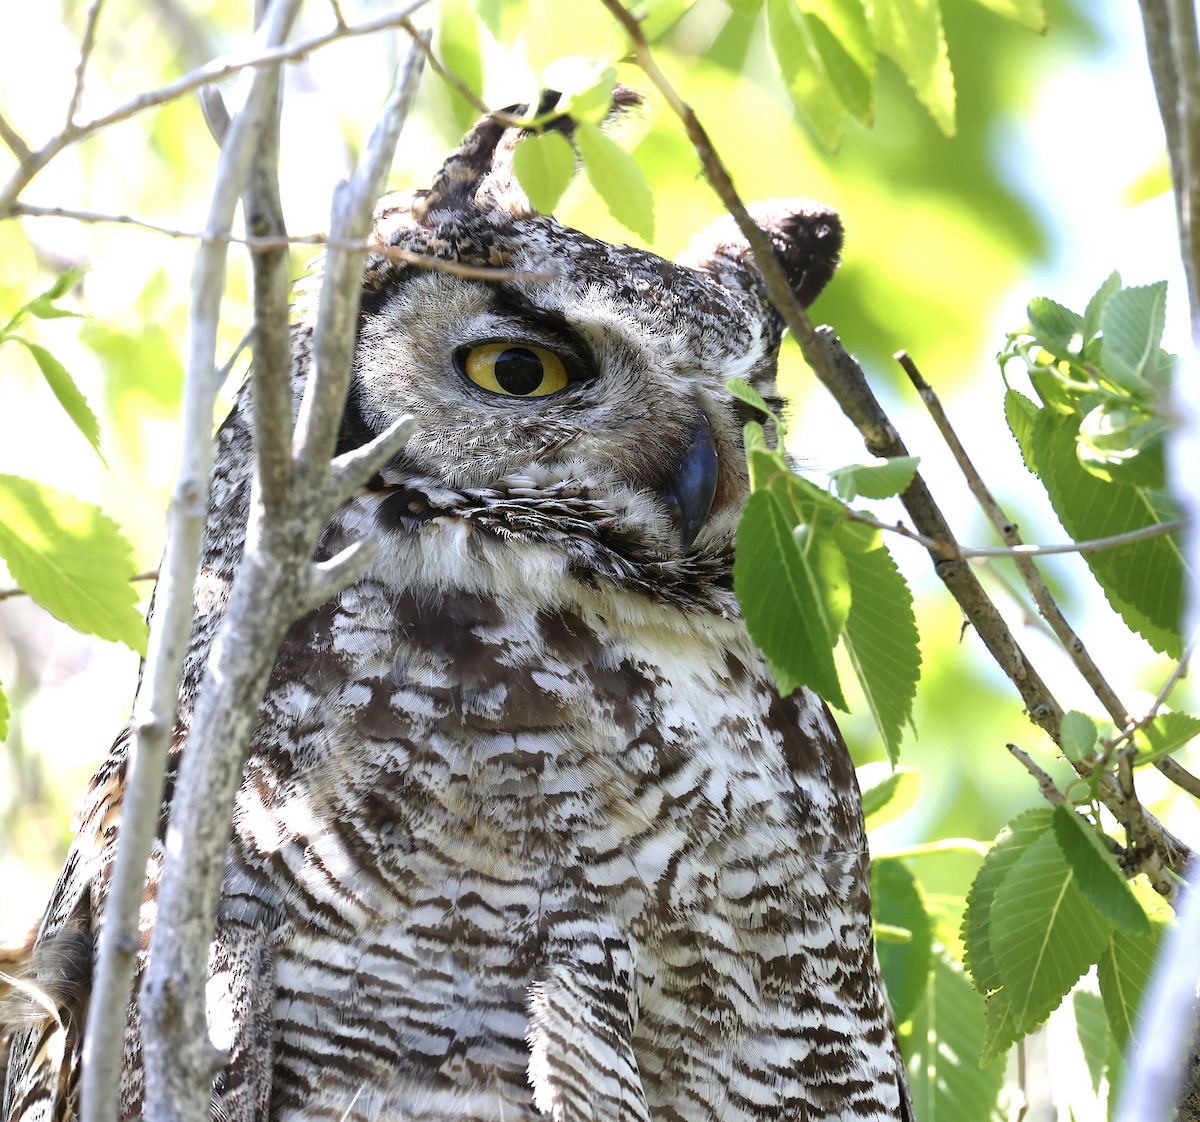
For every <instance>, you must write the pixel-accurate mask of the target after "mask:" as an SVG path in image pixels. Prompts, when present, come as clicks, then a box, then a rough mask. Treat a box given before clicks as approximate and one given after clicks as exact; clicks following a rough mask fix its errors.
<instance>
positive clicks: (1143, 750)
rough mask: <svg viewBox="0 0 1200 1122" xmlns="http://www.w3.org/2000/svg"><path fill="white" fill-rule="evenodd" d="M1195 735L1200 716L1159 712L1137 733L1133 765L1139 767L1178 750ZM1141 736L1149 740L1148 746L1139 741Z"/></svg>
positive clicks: (1199, 728)
mask: <svg viewBox="0 0 1200 1122" xmlns="http://www.w3.org/2000/svg"><path fill="white" fill-rule="evenodd" d="M1197 736H1200V717H1193V716H1192V714H1191V713H1160V714H1159V715H1158V716H1157V717H1155V718H1154V720H1153V721H1151V722H1150V724H1148V725H1146V726H1145V727H1144V728H1143V729H1142V730H1141V732H1140V733H1139V735H1138V741H1139V744H1138V754H1137V758H1136V759H1135V760H1134V761H1133V763H1134V766H1135V767H1141V766H1142V765H1143V764H1150V763H1153V762H1154V761H1155V760H1160V759H1162V757H1163V756H1169V755H1170V754H1171V753H1172V752H1178V751H1179V749H1180V748H1182V747H1183V746H1184V745H1185V744H1188V743H1190V742H1191V741H1192V740H1194V739H1195V738H1196V737H1197ZM1143 737H1144V738H1145V740H1146V741H1148V742H1149V747H1148V748H1147V747H1146V746H1145V745H1144V744H1142V743H1140V742H1141V740H1142V738H1143Z"/></svg>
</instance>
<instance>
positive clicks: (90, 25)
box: [63, 0, 104, 129]
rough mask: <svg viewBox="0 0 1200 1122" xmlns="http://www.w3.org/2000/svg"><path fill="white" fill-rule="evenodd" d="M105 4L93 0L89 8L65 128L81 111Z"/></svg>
mask: <svg viewBox="0 0 1200 1122" xmlns="http://www.w3.org/2000/svg"><path fill="white" fill-rule="evenodd" d="M103 6H104V0H92V6H91V7H90V8H88V14H87V23H86V24H85V26H84V29H83V42H82V44H80V47H79V61H78V62H77V63H76V64H75V88H74V89H73V90H72V91H71V100H70V102H69V103H68V105H67V117H66V122H65V123H64V125H63V128H64V129H69V128H70V127H71V126H72V125H73V124H74V123H75V114H76V113H78V112H79V102H80V100H81V99H82V97H83V83H84V79H85V78H86V77H87V67H88V62H89V61H90V60H91V57H92V51H94V50H95V49H96V25H97V23H99V21H100V9H101V8H102V7H103Z"/></svg>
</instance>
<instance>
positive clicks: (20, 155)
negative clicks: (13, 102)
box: [0, 113, 33, 163]
mask: <svg viewBox="0 0 1200 1122" xmlns="http://www.w3.org/2000/svg"><path fill="white" fill-rule="evenodd" d="M0 140H3V141H4V143H5V146H6V147H7V148H8V150H9V151H10V152H11V153H12V154H13V155H14V156H16V157H17V160H18V162H20V163H24V162H25V161H26V160H28V159H30V158H32V156H33V150H32V149H31V148H30V147H29V145H28V144H26V143H25V140H24V138H23V137H22V136H21V134H20V133H19V132H17V130H16V129H15V128H13V126H12V125H11V124H10V123H9V120H8V118H7V117H5V116H4V114H3V113H0Z"/></svg>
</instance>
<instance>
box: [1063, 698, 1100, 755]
mask: <svg viewBox="0 0 1200 1122" xmlns="http://www.w3.org/2000/svg"><path fill="white" fill-rule="evenodd" d="M1099 739H1100V730H1099V729H1098V728H1097V727H1096V722H1095V721H1093V720H1092V718H1091V717H1089V716H1088V715H1087V714H1086V713H1080V712H1079V710H1078V709H1072V710H1071V711H1070V712H1069V713H1067V714H1066V715H1065V716H1064V717H1063V719H1062V724H1061V725H1060V726H1059V730H1058V742H1059V747H1061V748H1062V750H1063V755H1064V756H1066V757H1067V759H1068V760H1070V761H1071V762H1072V763H1078V762H1079V761H1080V760H1082V759H1084V757H1086V756H1090V755H1091V754H1092V753H1093V752H1094V751H1095V750H1096V741H1097V740H1099Z"/></svg>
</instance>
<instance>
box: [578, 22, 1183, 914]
mask: <svg viewBox="0 0 1200 1122" xmlns="http://www.w3.org/2000/svg"><path fill="white" fill-rule="evenodd" d="M601 3H603V4H604V6H605V7H606V8H607V9H608V10H609V11H610V12H611V13H612V14H613V16H614V17H615V18H616V19H617V21H618V22H619V23H620V24H621V25H622V26H623V27H624V28H625V30H626V32H627V34H628V35H629V38H630V41H631V43H632V45H633V51H634V54H635V56H636V59H637V62H638V65H639V66H640V67H641V68H642V70H643V71H644V72H645V74H646V76H647V77H648V78H649V79H650V81H651V82H652V83H653V84H654V86H655V88H656V89H657V90H658V91H659V93H660V94H661V95H662V96H663V98H664V99H665V100H666V102H667V103H668V104H669V105H670V107H671V109H672V110H673V111H674V112H675V114H676V115H677V116H678V117H679V119H680V121H681V122H682V124H683V127H684V130H685V131H686V133H687V135H688V138H689V139H690V140H691V142H692V145H693V146H694V147H695V149H696V154H697V156H698V157H699V160H700V163H701V166H702V168H703V170H704V175H705V178H706V179H707V180H708V182H709V185H710V186H711V187H712V188H713V190H714V191H715V192H716V193H717V195H718V197H719V198H720V199H721V202H722V203H723V204H724V206H725V208H726V210H728V211H729V213H730V214H731V215H732V216H733V218H734V221H735V222H736V223H737V225H738V228H739V230H740V231H741V233H742V236H743V237H745V239H746V240H747V242H748V243H749V244H750V248H751V252H752V253H753V256H754V262H755V264H756V265H757V266H758V269H759V271H760V273H761V274H762V277H763V281H764V283H765V285H766V288H767V293H768V295H769V297H770V299H771V303H772V304H774V305H775V308H776V310H777V311H778V312H779V314H780V315H781V316H782V318H783V320H784V323H785V324H786V325H787V327H788V330H789V331H790V332H791V334H792V336H793V337H794V338H795V339H796V341H797V343H799V345H800V349H801V351H802V353H803V354H804V358H805V361H806V362H807V363H808V364H809V366H810V367H812V369H813V372H814V373H815V374H816V375H817V378H818V379H819V380H820V382H821V384H822V385H823V386H824V387H825V388H826V389H827V390H828V391H829V392H830V393H831V394H832V395H833V398H834V400H835V401H836V402H837V403H838V405H839V406H840V407H841V409H842V412H843V413H845V414H846V416H847V417H848V418H849V419H850V420H851V421H852V422H853V424H854V425H855V427H856V428H857V429H858V431H859V434H860V435H861V436H862V438H863V441H864V443H865V444H866V446H867V448H868V450H869V451H870V452H872V453H873V454H874V455H876V456H885V457H892V456H903V455H907V449H906V448H905V447H904V443H903V441H902V440H901V439H900V436H899V434H898V433H897V432H896V429H895V427H894V426H893V425H892V423H891V421H890V420H889V419H888V417H887V414H886V413H884V411H883V408H882V407H881V406H880V404H879V402H878V400H877V399H876V398H875V395H874V393H873V392H872V391H871V388H870V386H869V385H868V384H867V380H866V377H865V376H864V375H863V372H862V368H861V367H860V366H859V365H858V363H857V362H855V361H854V359H853V358H851V357H850V355H849V354H848V353H847V352H846V350H845V348H844V347H843V346H842V344H841V341H840V340H839V339H838V338H837V336H836V335H835V334H834V332H833V331H832V330H831V329H829V328H827V327H821V328H815V327H814V326H813V324H812V321H811V320H809V318H808V316H807V315H806V314H805V312H804V310H803V308H801V307H800V305H799V303H798V302H797V300H796V298H795V295H794V294H793V293H792V291H791V288H790V286H789V285H788V282H787V278H786V277H785V275H784V272H783V269H782V267H781V266H780V264H779V261H778V259H777V258H776V257H775V253H774V250H773V248H772V246H771V243H770V239H769V238H768V237H767V235H766V234H765V233H764V232H763V231H762V230H761V229H759V227H758V226H757V225H756V224H755V222H754V220H753V219H752V218H751V217H750V215H749V213H748V212H747V210H746V207H745V205H744V204H743V203H742V200H741V199H740V197H739V196H738V193H737V190H736V189H735V187H734V185H733V181H732V179H731V178H730V175H729V172H728V170H727V169H726V168H725V165H724V164H723V163H722V161H721V159H720V157H719V156H718V154H717V152H716V149H715V147H714V146H713V144H712V141H711V140H709V138H708V134H707V133H706V132H705V130H704V128H703V126H702V125H701V124H700V122H699V120H698V119H697V118H696V115H695V113H693V112H692V110H691V108H690V107H689V106H688V105H687V104H686V103H685V102H684V101H683V100H682V99H681V98H680V96H679V95H678V93H676V91H675V89H674V87H673V86H672V85H671V83H670V82H669V81H668V80H667V78H666V77H665V76H664V75H663V73H662V71H661V70H660V69H659V67H658V64H657V63H656V62H655V60H654V57H653V54H652V53H651V51H650V47H649V45H648V44H647V42H646V38H645V36H644V35H643V34H642V30H641V26H640V24H639V23H638V20H637V19H636V18H635V17H634V16H633V15H631V14H630V12H629V11H628V10H627V9H626V8H625V7H624V6H623V5H622V4H621V3H620V0H601ZM900 498H901V501H902V502H903V503H904V505H905V508H906V509H907V510H908V513H909V516H910V517H911V518H912V520H913V524H914V525H915V526H916V528H917V530H918V531H919V532H920V533H922V534H924V535H925V536H926V537H928V538H932V539H934V540H936V541H941V542H944V543H945V544H946V545H947V546H949V547H951V548H955V544H956V543H955V539H954V535H953V533H952V532H951V530H950V526H949V524H948V523H947V522H946V519H945V517H944V516H943V514H942V512H941V510H940V509H939V508H938V506H937V504H936V503H935V502H934V500H933V497H932V496H931V495H930V493H929V490H928V488H927V487H926V485H925V482H924V480H923V479H922V478H921V476H920V475H919V474H918V475H916V476H914V478H913V481H912V483H911V484H910V485H909V487H908V490H907V491H905V492H904V494H903V495H901V496H900ZM931 555H932V556H933V559H934V571H935V572H936V573H937V574H938V576H939V577H940V578H941V579H942V581H943V583H944V584H945V585H946V587H947V589H948V590H949V592H950V594H951V595H952V596H953V597H954V598H955V600H957V601H958V603H959V606H960V607H961V608H962V609H963V611H964V613H965V614H966V616H967V618H968V619H969V620H970V621H971V624H972V626H973V627H974V628H975V630H976V632H977V633H978V635H979V637H980V638H981V639H982V640H983V642H984V645H985V646H986V647H987V649H988V650H989V652H990V653H991V654H992V657H993V658H995V660H996V661H997V662H998V663H999V665H1000V667H1001V669H1003V670H1004V672H1005V674H1006V675H1007V676H1008V678H1009V680H1010V681H1011V682H1012V683H1013V685H1014V686H1015V687H1016V688H1017V690H1018V692H1019V693H1020V695H1021V698H1022V700H1023V701H1024V702H1025V708H1026V711H1027V713H1028V715H1029V718H1030V720H1031V721H1033V723H1034V724H1036V725H1037V726H1038V727H1039V728H1041V729H1043V730H1044V731H1045V732H1046V733H1047V735H1048V736H1050V738H1051V739H1052V740H1054V742H1055V743H1056V744H1057V743H1058V735H1059V725H1060V724H1061V721H1062V715H1063V710H1062V707H1061V706H1060V705H1059V703H1058V701H1057V700H1056V699H1055V697H1054V695H1053V694H1052V693H1051V692H1050V690H1049V688H1048V687H1047V686H1046V684H1045V683H1044V682H1043V681H1042V679H1041V677H1040V675H1039V674H1038V673H1037V671H1036V670H1035V669H1034V667H1033V665H1032V664H1031V663H1030V662H1029V660H1028V658H1027V657H1026V655H1025V653H1024V651H1022V650H1021V647H1020V645H1019V644H1018V643H1017V641H1016V639H1015V638H1014V636H1013V634H1012V632H1011V631H1010V630H1009V629H1008V626H1007V624H1006V623H1005V622H1004V619H1003V617H1002V616H1001V615H1000V613H999V611H997V609H996V606H995V605H994V604H993V603H992V602H991V600H990V599H989V598H988V596H987V594H986V593H985V592H984V590H983V588H982V587H981V586H980V584H979V582H978V580H977V579H976V577H975V575H974V573H972V572H971V570H970V566H969V565H967V564H966V563H965V562H963V561H960V560H945V559H944V558H942V557H941V556H940V555H938V554H935V553H933V551H931ZM1075 767H1076V768H1077V769H1083V771H1084V772H1085V773H1086V765H1084V764H1080V763H1076V764H1075ZM1098 788H1099V794H1100V797H1101V799H1102V800H1103V801H1104V803H1105V805H1106V806H1108V807H1109V809H1110V810H1112V811H1113V813H1114V814H1116V815H1117V817H1118V818H1120V816H1121V814H1120V812H1121V810H1122V806H1123V804H1122V800H1121V794H1120V791H1119V790H1118V789H1117V786H1116V782H1115V780H1114V779H1113V777H1112V776H1111V775H1107V774H1102V775H1101V776H1100V777H1099V779H1098ZM1144 818H1145V820H1146V824H1147V828H1148V829H1149V830H1150V832H1151V834H1152V836H1153V837H1154V838H1155V841H1156V845H1157V847H1158V851H1159V855H1160V857H1161V859H1162V861H1163V862H1164V863H1165V864H1166V865H1167V866H1168V867H1169V868H1171V869H1174V870H1176V871H1178V870H1181V869H1182V867H1183V865H1184V864H1185V863H1186V859H1187V857H1188V856H1189V855H1190V850H1189V849H1188V848H1187V847H1186V846H1185V845H1184V844H1183V843H1182V842H1180V841H1179V840H1178V839H1177V838H1175V837H1174V836H1173V835H1172V834H1170V833H1169V832H1168V831H1166V830H1165V829H1164V828H1163V827H1162V825H1161V824H1160V823H1159V822H1158V821H1157V820H1156V819H1154V818H1153V816H1152V815H1150V814H1149V813H1145V814H1144ZM1155 887H1156V888H1158V889H1159V890H1160V891H1163V892H1167V893H1169V892H1171V891H1173V890H1174V883H1173V882H1170V881H1160V882H1159V883H1157V884H1156V886H1155Z"/></svg>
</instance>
